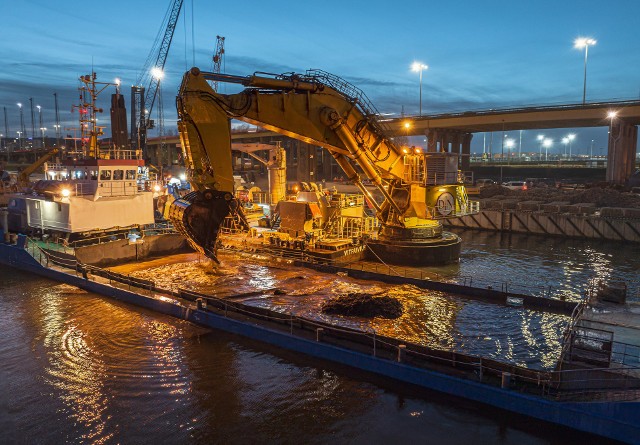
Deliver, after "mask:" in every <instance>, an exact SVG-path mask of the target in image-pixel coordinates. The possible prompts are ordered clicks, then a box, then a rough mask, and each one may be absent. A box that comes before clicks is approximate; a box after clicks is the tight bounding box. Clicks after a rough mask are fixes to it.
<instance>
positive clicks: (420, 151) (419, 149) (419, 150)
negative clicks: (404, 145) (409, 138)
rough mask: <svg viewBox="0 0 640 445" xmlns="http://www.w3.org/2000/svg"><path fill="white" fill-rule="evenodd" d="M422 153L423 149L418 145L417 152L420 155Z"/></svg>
mask: <svg viewBox="0 0 640 445" xmlns="http://www.w3.org/2000/svg"><path fill="white" fill-rule="evenodd" d="M420 153H422V149H421V148H420V147H416V154H417V155H419V154H420Z"/></svg>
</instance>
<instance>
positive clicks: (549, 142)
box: [542, 138, 553, 161]
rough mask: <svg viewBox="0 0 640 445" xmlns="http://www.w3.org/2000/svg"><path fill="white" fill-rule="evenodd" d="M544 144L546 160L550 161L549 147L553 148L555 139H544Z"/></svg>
mask: <svg viewBox="0 0 640 445" xmlns="http://www.w3.org/2000/svg"><path fill="white" fill-rule="evenodd" d="M542 145H543V146H544V160H545V161H548V160H549V148H551V146H553V139H549V138H547V139H545V140H544V141H542Z"/></svg>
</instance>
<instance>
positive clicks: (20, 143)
mask: <svg viewBox="0 0 640 445" xmlns="http://www.w3.org/2000/svg"><path fill="white" fill-rule="evenodd" d="M16 133H18V148H22V132H21V131H16Z"/></svg>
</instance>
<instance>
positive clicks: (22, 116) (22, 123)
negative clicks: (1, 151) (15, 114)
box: [17, 102, 25, 148]
mask: <svg viewBox="0 0 640 445" xmlns="http://www.w3.org/2000/svg"><path fill="white" fill-rule="evenodd" d="M17 105H18V108H20V134H25V132H24V112H23V111H22V104H21V103H20V102H18V104H17ZM18 139H19V141H18V142H19V146H20V148H22V139H20V137H18Z"/></svg>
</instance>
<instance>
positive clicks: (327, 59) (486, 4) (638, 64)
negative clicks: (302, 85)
mask: <svg viewBox="0 0 640 445" xmlns="http://www.w3.org/2000/svg"><path fill="white" fill-rule="evenodd" d="M0 5H1V6H0V17H2V36H3V37H2V39H1V40H0V60H2V61H3V62H2V70H0V107H3V106H4V107H7V112H8V115H9V116H8V117H9V127H10V130H11V132H13V133H15V131H16V130H17V129H18V127H19V114H18V107H17V106H16V103H17V102H22V103H26V104H28V99H29V98H30V97H33V99H34V105H35V104H39V105H41V106H42V107H43V119H44V125H45V126H46V127H48V128H51V127H52V124H53V93H54V92H57V93H58V95H59V104H60V111H61V119H62V120H63V121H64V122H63V125H64V126H67V127H70V126H74V125H75V119H76V116H75V115H72V114H71V113H70V110H71V105H72V104H73V103H74V101H75V100H76V97H77V92H76V88H77V86H78V81H77V78H78V76H80V75H82V74H87V73H89V72H90V70H91V66H92V64H93V66H94V69H95V71H96V72H97V73H98V79H99V80H103V81H111V80H113V79H114V78H116V77H119V78H120V79H122V81H123V85H124V86H125V88H123V93H124V94H125V95H126V96H127V106H128V100H129V91H128V88H127V87H128V86H129V85H131V84H132V83H134V82H135V79H136V77H137V75H138V73H139V71H140V70H141V68H142V66H143V65H144V62H145V60H146V58H147V55H148V53H149V50H150V49H151V46H152V43H153V41H154V39H155V36H156V34H157V33H158V30H159V28H160V24H161V22H162V19H163V17H164V15H165V12H166V9H167V7H168V5H169V0H156V1H151V0H129V1H123V0H110V1H109V2H78V1H70V0H57V1H55V2H53V1H45V0H20V1H9V0H4V1H3V2H1V4H0ZM192 16H193V22H192ZM639 17H640V1H636V0H611V1H609V2H606V3H603V2H602V1H590V0H582V1H579V2H578V1H540V0H537V1H518V0H512V1H497V0H487V1H478V0H475V1H471V0H467V1H463V0H458V1H455V0H452V1H449V2H426V1H424V0H422V1H412V0H408V1H405V2H401V3H399V2H389V1H386V2H381V1H369V2H360V1H350V0H343V1H335V0H325V1H323V2H300V1H295V2H293V1H288V0H283V1H280V2H266V1H253V0H247V1H244V2H216V1H203V0H185V2H184V8H183V11H182V17H181V19H180V21H179V24H178V27H177V28H176V31H175V35H174V40H173V44H172V48H171V51H170V53H169V57H168V62H167V66H166V79H165V81H164V84H163V97H164V103H165V114H166V121H167V126H168V127H169V128H172V127H173V126H174V125H175V110H174V105H173V104H174V96H175V92H176V90H177V87H178V85H179V82H180V79H181V76H182V74H183V73H184V71H185V70H186V69H187V68H189V67H190V66H191V65H192V64H193V59H194V49H195V65H196V66H200V67H201V68H203V69H210V68H211V55H212V53H213V50H214V47H215V39H216V35H223V36H225V37H226V59H225V65H224V68H225V72H227V73H230V74H238V75H247V74H251V73H253V72H254V71H267V72H274V73H282V72H291V71H295V72H302V71H305V70H306V69H309V68H320V69H323V70H326V71H329V72H331V73H334V74H336V75H339V76H341V77H344V78H346V79H347V80H349V81H350V82H352V83H354V84H355V85H357V86H358V87H360V88H361V89H362V90H364V91H365V93H366V94H367V95H368V96H369V98H370V99H371V100H372V102H373V103H374V104H375V105H376V107H377V108H378V109H379V110H380V111H381V112H385V113H396V115H399V114H400V113H401V111H402V109H403V107H404V111H405V113H407V114H412V113H416V114H417V112H418V106H419V103H418V102H419V101H418V96H419V82H418V74H417V73H414V72H411V70H410V65H411V63H412V62H413V61H414V60H419V61H422V62H423V63H426V64H428V65H429V70H427V71H425V72H424V77H423V113H429V112H445V111H461V110H471V109H484V108H496V107H503V106H512V105H517V106H521V105H533V104H554V103H578V102H581V100H582V87H583V58H584V53H583V52H582V51H579V50H576V49H574V48H573V40H574V39H575V38H576V37H578V36H590V37H593V38H595V39H597V41H598V42H597V44H596V46H594V47H592V48H590V50H589V62H588V79H587V100H605V99H637V98H639V97H640V76H639V75H638V73H640V51H639V50H638V47H639V43H640V33H639V32H638V25H640V18H639ZM185 19H186V20H185ZM192 23H193V29H192ZM192 32H193V35H194V39H193V40H192ZM193 43H195V45H194V44H193ZM222 91H223V92H224V90H222ZM232 91H235V90H234V89H233V88H232V87H231V86H229V87H227V92H232ZM103 106H104V107H105V108H106V109H108V106H109V103H108V96H106V95H105V96H103ZM0 111H2V110H0ZM25 111H26V114H25V118H26V126H27V128H30V123H31V122H30V116H29V110H25ZM0 116H1V115H0ZM107 117H108V114H107V113H105V115H104V121H107V120H108V119H107ZM2 118H3V116H2ZM36 119H37V118H36ZM38 126H39V125H38V123H37V122H36V127H38ZM569 131H570V130H548V131H546V132H545V133H546V134H547V135H548V136H550V137H552V138H554V140H555V141H556V142H558V141H559V140H560V139H561V138H562V136H564V135H565V134H567V133H568V132H569ZM0 132H2V133H4V122H3V121H0ZM29 132H30V131H29ZM574 132H575V133H577V135H578V136H577V138H576V141H575V142H574V147H575V149H577V150H581V148H582V151H584V150H586V147H587V146H588V145H590V141H591V139H595V141H596V142H595V145H596V146H605V145H606V129H592V130H588V129H576V130H575V131H574ZM538 133H540V132H536V133H534V132H526V133H525V135H524V138H523V140H524V142H523V146H525V148H526V146H527V144H529V145H532V146H534V147H533V148H536V147H537V144H536V143H534V142H533V140H534V139H535V135H536V134H538ZM509 136H510V137H514V138H518V136H517V135H515V134H513V135H509ZM495 139H496V138H495V135H494V140H495ZM482 140H483V136H482V134H478V135H476V136H475V137H474V142H473V148H474V151H475V150H478V149H479V150H480V151H482ZM560 146H561V144H559V143H556V150H557V149H558V148H559V147H560ZM533 148H532V149H533ZM494 150H495V149H494Z"/></svg>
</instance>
